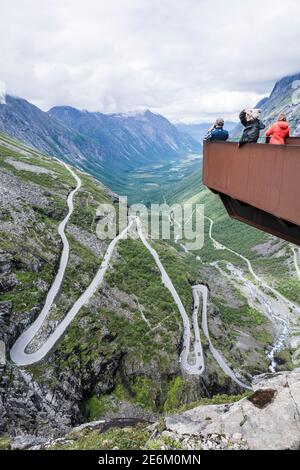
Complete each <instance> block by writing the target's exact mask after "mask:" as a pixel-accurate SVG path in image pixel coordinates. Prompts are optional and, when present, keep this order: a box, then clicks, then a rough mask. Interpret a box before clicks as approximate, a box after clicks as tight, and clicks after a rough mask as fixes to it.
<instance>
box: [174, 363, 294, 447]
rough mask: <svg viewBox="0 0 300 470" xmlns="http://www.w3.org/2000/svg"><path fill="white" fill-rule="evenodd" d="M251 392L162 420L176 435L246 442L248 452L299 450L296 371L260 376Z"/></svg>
mask: <svg viewBox="0 0 300 470" xmlns="http://www.w3.org/2000/svg"><path fill="white" fill-rule="evenodd" d="M254 390H255V393H254V394H253V395H252V396H250V397H248V398H244V399H243V400H241V401H239V402H236V403H234V404H231V405H210V406H201V407H199V408H195V409H192V410H189V411H187V412H185V413H183V414H181V415H174V416H170V417H168V418H167V419H166V426H167V430H168V431H170V432H172V433H174V434H175V435H177V436H194V438H195V437H197V438H198V439H199V440H207V439H209V438H210V436H214V435H225V438H228V439H233V440H236V441H239V442H244V443H246V448H249V449H251V450H283V449H291V450H296V449H299V448H300V372H290V373H280V374H276V375H275V376H270V375H267V374H266V375H262V376H259V377H257V378H256V383H255V385H254Z"/></svg>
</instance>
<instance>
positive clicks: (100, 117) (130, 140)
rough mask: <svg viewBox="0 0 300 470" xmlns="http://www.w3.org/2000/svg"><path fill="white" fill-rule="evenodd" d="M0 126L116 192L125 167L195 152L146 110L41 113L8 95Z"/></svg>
mask: <svg viewBox="0 0 300 470" xmlns="http://www.w3.org/2000/svg"><path fill="white" fill-rule="evenodd" d="M0 131H2V132H5V133H6V134H8V135H9V136H10V137H13V138H16V139H18V140H20V141H23V142H24V143H26V144H28V145H30V146H31V147H33V148H35V149H38V150H40V151H42V152H44V153H46V154H49V155H54V156H57V157H61V158H63V159H64V160H65V161H67V162H69V163H71V164H74V165H76V166H77V167H79V168H82V169H84V170H87V171H88V172H89V173H91V174H93V175H94V176H96V177H98V178H99V179H101V181H103V182H104V183H106V184H109V185H110V187H112V189H114V190H116V191H117V190H120V187H122V185H124V180H125V179H126V176H127V175H128V172H130V171H131V170H133V169H135V168H137V167H139V166H142V165H145V164H146V163H148V162H149V161H150V162H151V163H153V162H156V163H158V162H159V163H161V162H162V163H169V162H170V161H171V160H178V159H180V158H181V157H183V156H186V155H188V154H193V153H199V151H200V146H199V143H198V142H197V141H195V140H194V139H193V138H192V137H191V136H190V135H188V134H185V133H183V132H180V131H179V130H178V129H177V128H176V127H175V126H174V125H172V124H171V123H170V122H169V121H168V120H167V119H166V118H164V117H163V116H160V115H158V114H154V113H152V112H151V111H149V110H145V111H143V112H139V113H128V114H111V115H107V114H103V113H99V112H97V113H91V112H88V111H80V110H78V109H75V108H72V107H67V106H61V107H54V108H52V109H50V111H48V112H44V111H42V110H40V109H39V108H38V107H36V106H34V105H33V104H31V103H29V102H28V101H26V100H24V99H21V98H16V97H13V96H9V95H7V96H6V99H5V103H2V104H0Z"/></svg>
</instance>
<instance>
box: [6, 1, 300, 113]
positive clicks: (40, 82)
mask: <svg viewBox="0 0 300 470" xmlns="http://www.w3.org/2000/svg"><path fill="white" fill-rule="evenodd" d="M299 14H300V3H299V2H298V1H297V0H285V2H282V0H265V1H264V2H261V1H260V0H251V2H250V3H249V2H241V1H240V0H227V1H226V2H225V1H224V0H215V1H214V2H211V1H208V0H181V1H180V2H174V0H160V1H159V2H154V1H153V0H110V1H109V2H105V1H104V0H102V1H99V0H85V1H84V2H83V1H82V0H51V2H49V1H48V0H18V7H17V8H16V5H15V2H11V0H1V29H0V42H1V45H2V47H1V49H2V50H1V62H0V77H1V78H3V79H4V80H5V82H6V84H7V90H8V92H9V93H11V94H15V95H19V96H22V97H25V98H27V99H28V100H30V101H32V102H34V103H35V104H37V105H39V106H41V107H42V108H43V109H48V108H49V107H51V106H53V105H60V104H67V105H72V106H76V107H79V108H86V109H90V110H98V111H102V112H119V111H122V112H124V111H127V110H130V109H134V108H140V107H150V108H151V109H153V110H154V111H155V112H159V113H162V114H164V115H166V116H167V117H169V118H171V119H174V120H175V119H185V120H189V121H197V120H199V119H209V118H210V117H211V116H215V115H224V116H225V117H230V118H233V117H234V116H236V115H237V113H238V111H239V110H240V108H241V107H244V105H254V104H255V103H256V102H257V101H258V100H259V99H260V98H261V97H262V96H264V95H265V94H266V93H269V92H270V89H271V87H272V84H273V82H274V81H275V80H277V79H279V78H281V77H282V76H284V75H287V74H291V73H294V72H298V71H299V69H300V65H298V64H300V49H299V39H300V30H299Z"/></svg>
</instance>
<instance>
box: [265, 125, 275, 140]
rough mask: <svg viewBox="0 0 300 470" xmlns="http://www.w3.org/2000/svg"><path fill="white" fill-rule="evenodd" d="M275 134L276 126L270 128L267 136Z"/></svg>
mask: <svg viewBox="0 0 300 470" xmlns="http://www.w3.org/2000/svg"><path fill="white" fill-rule="evenodd" d="M273 133H274V124H273V126H271V127H270V129H268V130H267V132H266V136H267V137H270V136H271V135H272V134H273Z"/></svg>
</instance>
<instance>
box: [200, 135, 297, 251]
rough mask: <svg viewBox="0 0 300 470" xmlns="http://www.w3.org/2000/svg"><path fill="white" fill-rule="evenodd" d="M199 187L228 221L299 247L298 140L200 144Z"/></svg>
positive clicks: (294, 138)
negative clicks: (208, 192)
mask: <svg viewBox="0 0 300 470" xmlns="http://www.w3.org/2000/svg"><path fill="white" fill-rule="evenodd" d="M203 152H204V153H203V182H204V184H205V186H207V187H208V188H209V189H211V190H212V191H213V192H215V193H218V194H219V196H220V197H221V199H222V202H223V204H224V206H225V207H226V209H227V212H228V214H229V215H230V217H232V218H234V219H237V220H240V221H241V222H244V223H246V224H249V225H252V226H253V227H256V228H257V229H260V230H263V231H264V232H268V233H270V234H272V235H275V236H277V237H280V238H283V239H285V240H287V241H289V242H292V243H295V244H297V245H299V246H300V137H291V138H288V139H287V141H286V145H269V144H246V145H244V146H242V147H241V148H239V147H238V144H237V143H235V142H204V151H203Z"/></svg>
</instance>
